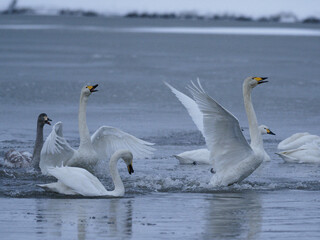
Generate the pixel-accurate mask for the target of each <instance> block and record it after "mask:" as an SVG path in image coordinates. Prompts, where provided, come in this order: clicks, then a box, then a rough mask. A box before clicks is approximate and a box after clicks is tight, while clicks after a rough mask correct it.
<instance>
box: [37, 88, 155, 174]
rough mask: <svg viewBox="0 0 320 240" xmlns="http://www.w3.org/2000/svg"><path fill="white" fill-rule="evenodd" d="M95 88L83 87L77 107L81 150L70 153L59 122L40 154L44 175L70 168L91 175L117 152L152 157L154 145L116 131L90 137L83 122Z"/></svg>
mask: <svg viewBox="0 0 320 240" xmlns="http://www.w3.org/2000/svg"><path fill="white" fill-rule="evenodd" d="M97 86H98V85H94V86H85V87H83V88H82V90H81V94H80V104H79V115H78V122H79V135H80V146H79V148H78V149H73V148H72V147H71V146H70V145H69V144H68V142H67V141H66V140H65V138H64V137H63V133H62V129H63V126H62V122H58V123H56V124H55V125H54V126H53V128H52V131H51V133H50V135H49V136H48V137H47V139H46V141H45V143H44V145H43V148H42V151H41V160H40V168H41V172H42V173H43V174H50V173H49V172H48V168H51V167H56V166H70V167H80V168H85V169H87V170H88V171H90V172H93V168H94V167H95V165H96V164H97V162H98V161H100V160H105V159H109V158H110V156H111V155H112V154H113V153H114V152H115V151H117V150H119V149H129V150H130V151H131V152H132V153H133V154H134V155H135V157H137V158H142V157H150V156H152V154H153V151H154V150H155V149H154V148H152V147H151V145H153V143H149V142H146V141H143V140H141V139H138V138H136V137H134V136H132V135H130V134H128V133H125V132H123V131H121V130H119V129H117V128H113V127H109V126H102V127H100V128H99V129H98V130H97V131H96V132H95V133H94V134H93V135H92V136H91V137H90V133H89V129H88V126H87V122H86V106H87V101H88V97H89V96H90V95H91V93H93V92H95V91H97V90H95V89H96V87H97Z"/></svg>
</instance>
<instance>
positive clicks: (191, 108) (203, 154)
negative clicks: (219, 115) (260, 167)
mask: <svg viewBox="0 0 320 240" xmlns="http://www.w3.org/2000/svg"><path fill="white" fill-rule="evenodd" d="M164 84H165V85H167V87H169V88H170V90H171V91H172V92H173V93H174V94H175V96H176V97H177V98H178V99H179V101H180V102H181V103H182V105H183V106H184V107H185V108H186V109H187V111H188V113H189V115H190V116H191V118H192V120H193V122H194V123H195V125H196V126H197V128H198V130H199V131H200V132H201V133H202V135H203V136H204V133H203V131H204V130H203V114H202V112H201V111H200V109H199V107H198V105H197V103H196V102H195V101H194V100H193V99H192V98H190V97H189V96H187V95H185V94H184V93H182V92H180V91H178V90H177V89H175V88H174V87H172V86H171V85H170V84H169V83H167V82H164ZM259 131H260V133H261V134H262V135H264V134H271V135H275V134H274V133H273V132H272V131H271V130H270V129H269V127H267V126H265V125H260V126H259ZM263 151H264V159H263V160H264V161H270V156H269V155H268V154H267V153H266V151H265V150H264V149H263ZM173 156H174V157H175V158H177V159H178V160H179V162H180V164H213V163H212V161H210V152H209V150H208V149H207V148H202V149H196V150H191V151H186V152H183V153H180V154H177V155H173Z"/></svg>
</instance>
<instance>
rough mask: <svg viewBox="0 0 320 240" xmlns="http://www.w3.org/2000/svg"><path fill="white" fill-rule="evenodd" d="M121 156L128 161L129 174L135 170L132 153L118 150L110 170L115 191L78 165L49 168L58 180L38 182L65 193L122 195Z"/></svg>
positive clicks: (123, 191)
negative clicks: (109, 189) (119, 163)
mask: <svg viewBox="0 0 320 240" xmlns="http://www.w3.org/2000/svg"><path fill="white" fill-rule="evenodd" d="M120 158H122V159H123V161H124V162H125V163H126V165H127V168H128V172H129V174H131V173H133V172H134V171H133V168H132V158H133V156H132V153H131V152H130V151H128V150H118V151H116V152H115V153H114V154H113V155H112V156H111V158H110V161H109V171H110V174H111V178H112V181H113V184H114V190H113V191H108V190H106V189H105V187H104V186H103V185H102V183H101V182H100V181H99V180H98V178H96V177H95V176H94V175H92V174H91V173H90V172H88V171H87V170H85V169H83V168H78V167H52V168H48V173H49V174H50V175H52V176H54V177H55V178H57V179H58V182H54V183H48V184H38V186H39V187H42V188H44V189H48V190H50V191H53V192H57V193H60V194H65V195H82V196H90V197H94V196H113V197H121V196H123V195H124V193H125V189H124V185H123V182H122V180H121V178H120V175H119V172H118V169H117V163H118V160H119V159H120Z"/></svg>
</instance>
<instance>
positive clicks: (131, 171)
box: [128, 164, 134, 175]
mask: <svg viewBox="0 0 320 240" xmlns="http://www.w3.org/2000/svg"><path fill="white" fill-rule="evenodd" d="M128 173H129V174H130V175H131V173H134V170H133V167H132V164H129V165H128Z"/></svg>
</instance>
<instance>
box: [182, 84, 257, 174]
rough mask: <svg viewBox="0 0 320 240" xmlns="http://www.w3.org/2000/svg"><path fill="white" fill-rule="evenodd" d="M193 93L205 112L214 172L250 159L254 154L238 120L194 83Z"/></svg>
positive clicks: (204, 117) (204, 119)
mask: <svg viewBox="0 0 320 240" xmlns="http://www.w3.org/2000/svg"><path fill="white" fill-rule="evenodd" d="M191 83H192V85H191V86H189V87H188V88H189V90H190V92H191V94H192V95H193V97H194V99H195V101H196V103H197V104H198V106H199V109H200V110H201V112H202V113H203V130H204V137H205V139H206V143H207V146H208V149H209V150H210V159H211V160H212V161H213V159H214V170H215V171H223V170H226V169H228V168H229V167H231V166H234V165H235V164H237V163H239V162H240V161H242V160H244V159H246V158H248V157H250V156H251V155H252V154H253V151H252V149H251V147H250V145H249V144H248V142H247V141H246V139H245V137H244V136H243V134H242V131H241V128H240V125H239V121H238V119H237V118H236V117H235V116H233V114H232V113H230V112H229V111H228V110H226V109H225V108H223V107H222V106H221V105H220V104H219V103H217V102H216V101H215V100H213V99H212V98H211V97H210V96H209V95H208V94H207V93H206V92H205V91H204V90H203V88H202V86H201V84H200V81H199V80H198V85H196V84H194V83H193V82H191Z"/></svg>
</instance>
